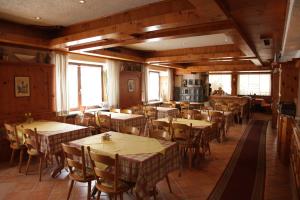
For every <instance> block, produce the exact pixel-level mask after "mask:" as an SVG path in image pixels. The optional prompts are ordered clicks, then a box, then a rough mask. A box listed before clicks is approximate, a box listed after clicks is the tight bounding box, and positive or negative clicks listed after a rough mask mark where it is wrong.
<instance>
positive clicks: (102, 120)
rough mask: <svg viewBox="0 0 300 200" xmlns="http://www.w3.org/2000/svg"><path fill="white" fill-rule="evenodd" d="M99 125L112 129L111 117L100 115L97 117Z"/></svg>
mask: <svg viewBox="0 0 300 200" xmlns="http://www.w3.org/2000/svg"><path fill="white" fill-rule="evenodd" d="M97 121H98V125H99V126H100V127H104V128H107V129H109V130H110V129H111V115H104V114H99V113H98V115H97Z"/></svg>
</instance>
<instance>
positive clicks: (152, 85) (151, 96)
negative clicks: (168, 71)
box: [148, 71, 160, 101]
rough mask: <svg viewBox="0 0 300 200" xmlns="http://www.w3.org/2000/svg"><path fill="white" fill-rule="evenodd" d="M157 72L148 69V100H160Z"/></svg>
mask: <svg viewBox="0 0 300 200" xmlns="http://www.w3.org/2000/svg"><path fill="white" fill-rule="evenodd" d="M159 85H160V84H159V72H154V71H150V72H149V78H148V100H149V101H159V100H160V95H159V93H160V91H159V89H160V87H159Z"/></svg>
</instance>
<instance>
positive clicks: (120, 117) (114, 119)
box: [101, 112, 146, 131]
mask: <svg viewBox="0 0 300 200" xmlns="http://www.w3.org/2000/svg"><path fill="white" fill-rule="evenodd" d="M101 114H104V115H110V116H111V123H112V129H113V130H115V131H119V130H120V127H122V126H135V127H137V128H139V129H140V130H141V131H143V130H144V128H145V124H146V118H145V117H144V116H143V115H137V114H125V113H114V112H101Z"/></svg>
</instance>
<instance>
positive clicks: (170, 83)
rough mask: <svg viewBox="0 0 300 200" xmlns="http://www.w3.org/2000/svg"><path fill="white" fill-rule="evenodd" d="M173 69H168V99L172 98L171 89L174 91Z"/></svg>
mask: <svg viewBox="0 0 300 200" xmlns="http://www.w3.org/2000/svg"><path fill="white" fill-rule="evenodd" d="M173 73H174V71H173V69H170V68H169V69H168V99H169V101H171V100H173V91H174V74H173Z"/></svg>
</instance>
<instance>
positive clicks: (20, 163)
mask: <svg viewBox="0 0 300 200" xmlns="http://www.w3.org/2000/svg"><path fill="white" fill-rule="evenodd" d="M23 154H24V149H21V150H20V160H19V173H21V168H22V163H23Z"/></svg>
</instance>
